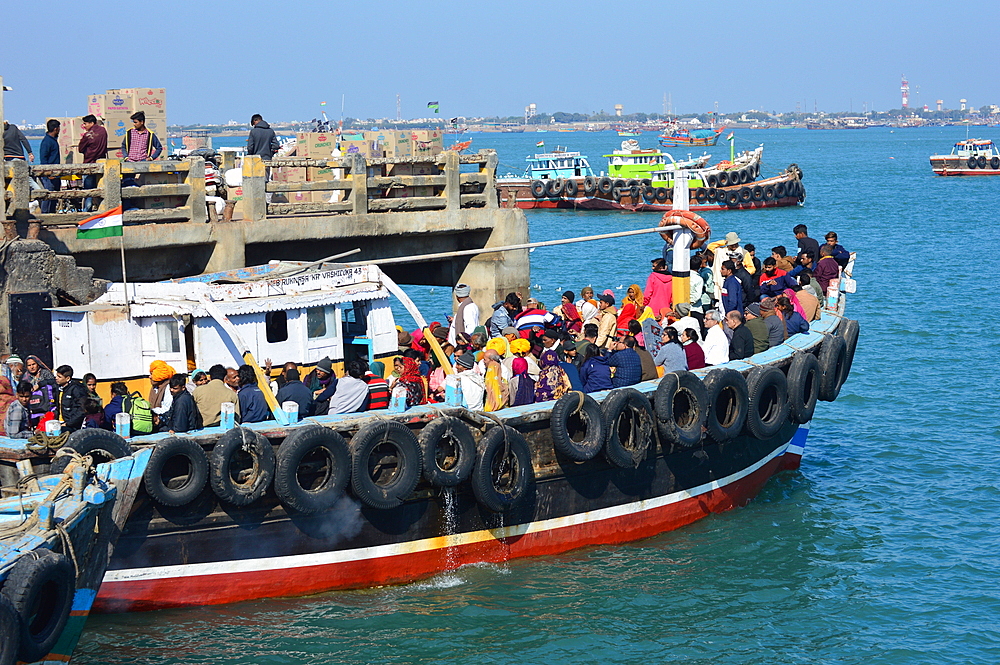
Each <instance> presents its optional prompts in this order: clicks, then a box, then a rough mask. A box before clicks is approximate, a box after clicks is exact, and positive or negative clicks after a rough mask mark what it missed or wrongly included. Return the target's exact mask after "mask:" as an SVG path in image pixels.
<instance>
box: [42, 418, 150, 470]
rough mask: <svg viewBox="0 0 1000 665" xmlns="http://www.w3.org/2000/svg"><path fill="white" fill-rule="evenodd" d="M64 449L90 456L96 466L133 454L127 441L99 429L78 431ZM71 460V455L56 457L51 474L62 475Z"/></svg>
mask: <svg viewBox="0 0 1000 665" xmlns="http://www.w3.org/2000/svg"><path fill="white" fill-rule="evenodd" d="M63 447H64V448H72V449H73V450H75V451H76V452H77V453H79V454H80V455H90V456H91V457H93V459H94V463H95V464H101V463H103V462H110V461H111V460H113V459H118V458H120V457H128V456H129V455H131V454H132V448H131V447H130V446H129V445H128V442H127V441H126V440H125V439H123V438H122V437H120V436H118V435H117V434H115V433H114V432H111V431H108V430H106V429H97V428H87V429H78V430H77V431H75V432H73V433H72V434H70V435H69V438H68V439H66V445H65V446H63ZM71 460H72V458H71V457H70V456H69V455H56V457H54V458H53V459H52V465H51V467H49V473H62V472H63V471H65V470H66V465H68V464H69V463H70V461H71Z"/></svg>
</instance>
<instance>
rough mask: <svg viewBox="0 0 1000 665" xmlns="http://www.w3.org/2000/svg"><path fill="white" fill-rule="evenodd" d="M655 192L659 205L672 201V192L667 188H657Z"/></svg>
mask: <svg viewBox="0 0 1000 665" xmlns="http://www.w3.org/2000/svg"><path fill="white" fill-rule="evenodd" d="M654 192H655V195H656V202H657V203H666V202H667V201H668V200H669V199H670V190H668V189H667V188H666V187H657V188H656V189H655V190H654Z"/></svg>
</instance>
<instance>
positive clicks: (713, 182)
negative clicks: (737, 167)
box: [705, 173, 719, 187]
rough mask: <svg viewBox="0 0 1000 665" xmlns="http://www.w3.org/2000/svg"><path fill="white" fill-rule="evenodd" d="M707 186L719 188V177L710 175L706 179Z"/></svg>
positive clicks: (713, 174)
mask: <svg viewBox="0 0 1000 665" xmlns="http://www.w3.org/2000/svg"><path fill="white" fill-rule="evenodd" d="M705 184H706V185H708V186H709V187H718V186H719V176H718V175H717V174H715V173H710V174H708V177H707V178H705Z"/></svg>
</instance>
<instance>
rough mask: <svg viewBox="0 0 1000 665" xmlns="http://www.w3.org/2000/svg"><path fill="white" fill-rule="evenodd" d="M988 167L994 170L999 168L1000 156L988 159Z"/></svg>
mask: <svg viewBox="0 0 1000 665" xmlns="http://www.w3.org/2000/svg"><path fill="white" fill-rule="evenodd" d="M990 168H991V169H993V170H994V171H995V170H996V169H1000V157H993V158H991V159H990Z"/></svg>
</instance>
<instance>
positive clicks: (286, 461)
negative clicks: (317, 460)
mask: <svg viewBox="0 0 1000 665" xmlns="http://www.w3.org/2000/svg"><path fill="white" fill-rule="evenodd" d="M314 453H319V454H320V455H323V456H324V457H325V460H324V462H325V465H326V466H325V471H324V472H323V475H322V477H320V478H319V479H318V480H319V482H318V483H316V484H313V483H310V486H309V487H308V488H306V487H303V486H302V482H301V481H300V479H299V470H300V469H301V468H302V467H303V462H306V464H308V465H310V466H311V461H310V460H309V459H308V458H309V457H310V456H311V455H313V454H314ZM275 457H276V462H275V467H274V493H275V494H277V495H278V498H279V499H280V500H281V504H282V505H283V506H285V508H289V509H291V510H295V511H297V512H300V513H303V514H305V515H314V514H316V513H321V512H323V511H325V510H329V509H330V508H333V507H334V506H335V505H336V504H337V502H338V501H340V499H341V497H342V496H344V490H345V489H347V483H348V482H349V481H350V479H351V452H350V450H349V449H348V447H347V441H345V440H344V437H342V436H341V435H340V433H339V432H336V431H334V430H332V429H329V428H326V427H322V426H320V425H309V426H307V427H301V428H298V429H295V430H293V431H292V433H291V434H289V435H288V436H287V437H285V440H284V441H282V442H281V445H280V446H278V453H277V455H276V456H275Z"/></svg>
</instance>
